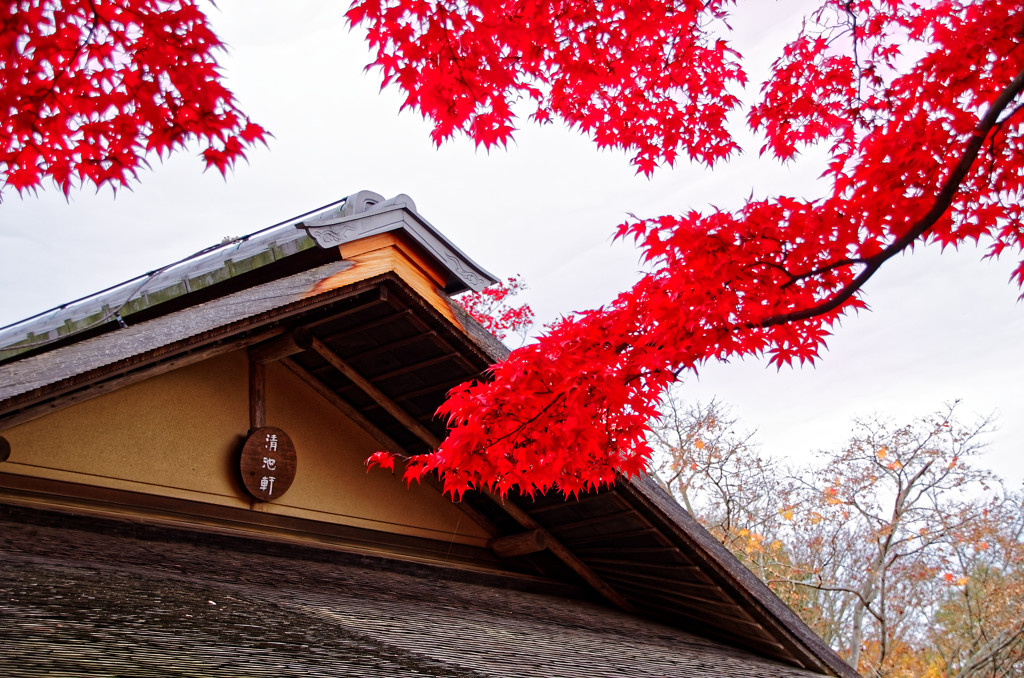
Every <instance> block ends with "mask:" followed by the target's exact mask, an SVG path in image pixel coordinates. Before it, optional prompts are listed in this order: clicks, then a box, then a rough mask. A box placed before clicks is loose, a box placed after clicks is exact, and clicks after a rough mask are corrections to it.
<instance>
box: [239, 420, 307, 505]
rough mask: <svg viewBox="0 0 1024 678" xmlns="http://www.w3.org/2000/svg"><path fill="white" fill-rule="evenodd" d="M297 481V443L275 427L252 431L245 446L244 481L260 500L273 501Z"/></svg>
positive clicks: (243, 449)
mask: <svg viewBox="0 0 1024 678" xmlns="http://www.w3.org/2000/svg"><path fill="white" fill-rule="evenodd" d="M293 480H295V445H293V444H292V440H291V438H289V437H288V434H287V433H285V432H284V431H282V430H281V429H279V428H274V427H273V426H264V427H262V428H258V429H256V430H255V431H253V432H252V433H251V434H249V438H248V439H247V440H246V441H245V447H243V448H242V483H244V484H245V489H247V490H248V491H249V494H251V495H252V496H254V497H256V498H257V499H259V500H260V501H273V500H275V499H277V498H278V497H280V496H281V495H282V494H284V493H285V492H287V491H288V488H289V487H291V485H292V481H293Z"/></svg>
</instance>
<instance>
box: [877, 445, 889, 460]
mask: <svg viewBox="0 0 1024 678" xmlns="http://www.w3.org/2000/svg"><path fill="white" fill-rule="evenodd" d="M888 453H889V447H888V446H887V445H883V446H882V447H881V449H879V450H878V452H875V454H877V455H878V458H879V459H885V455H887V454H888Z"/></svg>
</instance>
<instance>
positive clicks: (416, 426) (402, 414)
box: [310, 337, 441, 448]
mask: <svg viewBox="0 0 1024 678" xmlns="http://www.w3.org/2000/svg"><path fill="white" fill-rule="evenodd" d="M310 347H311V348H312V349H313V350H314V351H316V352H317V354H319V355H320V357H321V358H323V359H324V360H326V361H327V362H328V364H330V365H331V367H333V368H334V369H336V370H338V371H339V372H341V373H342V374H344V375H345V376H346V377H347V378H348V380H349V381H351V382H352V383H353V384H355V385H356V386H358V387H359V388H360V389H361V390H362V391H363V392H364V393H366V395H368V396H370V397H371V398H373V399H374V400H375V401H376V402H377V403H378V404H379V405H380V406H381V407H383V408H384V409H385V410H386V411H387V413H388V414H390V415H391V416H392V417H394V418H395V419H397V420H398V421H399V423H401V424H402V426H405V427H406V428H407V429H409V430H410V431H411V432H412V433H413V434H415V435H416V437H417V438H419V439H420V440H422V441H423V442H425V443H427V444H428V445H430V446H431V447H433V448H436V447H437V446H438V445H440V444H441V439H440V438H438V437H437V436H436V435H434V434H433V433H432V432H431V431H430V430H429V429H428V428H427V427H426V426H424V425H423V424H421V423H420V422H418V421H416V419H414V418H413V417H412V416H411V415H410V414H409V413H408V412H406V411H405V410H403V409H402V408H401V406H400V405H399V404H398V403H396V402H395V401H394V400H392V399H391V398H390V397H388V395H387V394H385V393H384V392H383V391H381V390H380V389H379V388H377V387H376V386H374V385H373V384H372V383H370V380H369V379H367V378H366V377H364V376H363V375H361V374H359V372H357V371H356V370H355V369H354V368H353V367H352V366H351V365H349V364H348V363H347V362H345V361H344V360H342V358H341V357H340V356H339V355H338V354H337V353H335V352H334V351H332V350H331V348H330V347H329V346H327V344H325V343H324V342H322V341H320V340H319V339H317V338H316V337H312V338H311V340H310Z"/></svg>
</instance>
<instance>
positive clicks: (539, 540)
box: [487, 530, 548, 558]
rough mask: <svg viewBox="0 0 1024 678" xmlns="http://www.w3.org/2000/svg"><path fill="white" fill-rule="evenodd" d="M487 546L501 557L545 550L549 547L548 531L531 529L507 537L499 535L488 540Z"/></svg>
mask: <svg viewBox="0 0 1024 678" xmlns="http://www.w3.org/2000/svg"><path fill="white" fill-rule="evenodd" d="M487 546H488V547H489V548H490V549H491V550H492V551H494V555H496V556H498V557H499V558H512V557H514V556H525V555H527V554H530V553H537V552H538V551H543V550H544V549H546V548H547V547H548V533H547V532H545V531H544V530H530V531H529V532H520V533H519V534H510V535H509V536H507V537H497V538H495V539H492V540H490V541H489V542H487Z"/></svg>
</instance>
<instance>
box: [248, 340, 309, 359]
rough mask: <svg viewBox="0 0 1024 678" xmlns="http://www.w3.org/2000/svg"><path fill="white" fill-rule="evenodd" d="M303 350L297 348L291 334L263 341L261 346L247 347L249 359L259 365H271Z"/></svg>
mask: <svg viewBox="0 0 1024 678" xmlns="http://www.w3.org/2000/svg"><path fill="white" fill-rule="evenodd" d="M303 350H304V349H303V348H302V347H301V346H299V344H298V342H297V341H296V340H295V335H294V334H293V333H288V334H286V335H284V336H283V337H277V338H276V339H271V340H270V341H265V342H263V343H262V344H256V345H255V346H250V347H249V359H250V360H255V361H256V362H259V363H264V364H265V363H272V362H274V361H276V360H280V359H281V358H287V357H288V356H290V355H295V354H296V353H300V352H301V351H303Z"/></svg>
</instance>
